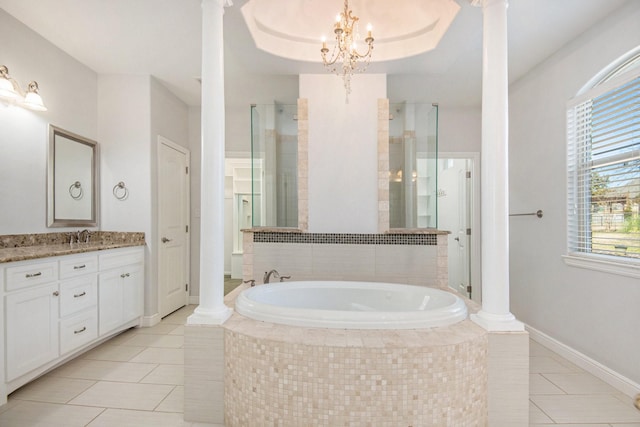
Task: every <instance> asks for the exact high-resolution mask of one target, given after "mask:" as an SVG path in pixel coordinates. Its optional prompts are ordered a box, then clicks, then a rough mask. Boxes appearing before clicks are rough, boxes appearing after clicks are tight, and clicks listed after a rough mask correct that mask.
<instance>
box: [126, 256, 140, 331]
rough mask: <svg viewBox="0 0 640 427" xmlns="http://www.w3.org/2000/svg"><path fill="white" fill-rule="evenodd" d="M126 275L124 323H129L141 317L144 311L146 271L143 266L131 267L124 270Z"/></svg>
mask: <svg viewBox="0 0 640 427" xmlns="http://www.w3.org/2000/svg"><path fill="white" fill-rule="evenodd" d="M122 271H123V272H124V273H125V278H124V280H123V286H122V291H123V300H122V307H123V319H122V321H123V322H129V321H131V320H134V319H136V318H138V317H140V316H142V314H143V311H144V307H143V305H144V301H143V298H144V271H143V269H142V264H136V265H129V266H126V267H124V268H123V269H122Z"/></svg>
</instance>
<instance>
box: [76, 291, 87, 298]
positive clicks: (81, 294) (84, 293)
mask: <svg viewBox="0 0 640 427" xmlns="http://www.w3.org/2000/svg"><path fill="white" fill-rule="evenodd" d="M86 294H87V293H86V292H85V291H82V292H81V293H79V294H73V297H74V298H80V297H83V296H85V295H86Z"/></svg>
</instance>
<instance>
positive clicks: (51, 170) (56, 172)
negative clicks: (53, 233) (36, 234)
mask: <svg viewBox="0 0 640 427" xmlns="http://www.w3.org/2000/svg"><path fill="white" fill-rule="evenodd" d="M47 187H48V188H47V226H48V227H75V226H82V227H97V226H98V200H99V188H98V143H97V142H95V141H92V140H90V139H88V138H84V137H82V136H80V135H76V134H75V133H72V132H69V131H66V130H64V129H61V128H59V127H57V126H53V125H49V159H48V174H47Z"/></svg>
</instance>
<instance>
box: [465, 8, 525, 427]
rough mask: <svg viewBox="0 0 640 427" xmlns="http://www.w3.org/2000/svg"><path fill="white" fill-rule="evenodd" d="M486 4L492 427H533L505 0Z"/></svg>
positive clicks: (486, 310) (485, 273)
mask: <svg viewBox="0 0 640 427" xmlns="http://www.w3.org/2000/svg"><path fill="white" fill-rule="evenodd" d="M471 4H473V5H474V6H482V16H483V21H482V26H483V41H482V46H483V48H482V154H481V155H482V160H481V169H482V172H481V179H482V191H481V197H480V198H481V202H482V208H481V209H482V212H481V214H482V310H480V311H479V312H478V314H472V315H471V320H473V321H474V322H475V323H477V324H478V325H480V326H481V327H483V328H485V329H486V330H488V331H489V354H488V366H487V377H488V378H487V394H488V410H489V423H488V425H490V426H509V427H526V426H528V425H529V334H528V333H527V332H525V331H524V325H523V324H522V323H521V322H519V321H517V320H516V318H515V316H514V315H513V314H511V312H510V311H509V151H508V144H509V81H508V75H507V0H471Z"/></svg>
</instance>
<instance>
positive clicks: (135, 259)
mask: <svg viewBox="0 0 640 427" xmlns="http://www.w3.org/2000/svg"><path fill="white" fill-rule="evenodd" d="M142 262H144V250H143V248H142V247H139V248H135V249H129V248H127V249H125V250H122V251H114V252H111V253H106V254H100V257H99V263H100V271H104V270H108V269H110V268H117V267H121V266H123V265H129V264H138V263H142Z"/></svg>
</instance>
